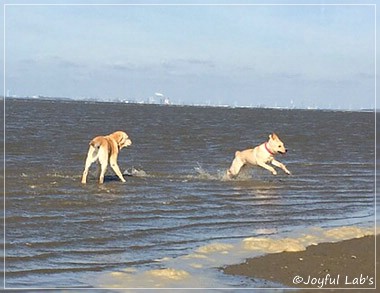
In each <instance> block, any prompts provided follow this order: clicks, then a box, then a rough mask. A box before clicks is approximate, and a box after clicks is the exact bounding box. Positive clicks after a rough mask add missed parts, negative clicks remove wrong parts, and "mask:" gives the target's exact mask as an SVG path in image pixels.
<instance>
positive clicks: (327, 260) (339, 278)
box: [224, 236, 379, 292]
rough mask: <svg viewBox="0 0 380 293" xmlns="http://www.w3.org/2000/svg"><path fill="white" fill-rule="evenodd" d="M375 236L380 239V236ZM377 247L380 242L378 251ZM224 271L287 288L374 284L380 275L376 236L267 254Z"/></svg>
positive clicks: (367, 285)
mask: <svg viewBox="0 0 380 293" xmlns="http://www.w3.org/2000/svg"><path fill="white" fill-rule="evenodd" d="M376 239H377V243H379V242H378V241H379V238H378V236H376ZM378 248H379V245H377V249H376V250H377V251H379V250H378ZM378 262H379V261H377V264H378ZM377 264H376V265H377ZM224 272H225V273H227V274H231V275H241V276H247V277H249V278H251V279H263V280H268V281H270V282H274V283H279V284H283V285H284V287H285V288H336V289H337V288H375V283H376V280H377V279H378V278H377V279H375V237H374V236H366V237H363V238H357V239H350V240H344V241H341V242H337V243H321V244H318V245H313V246H309V247H307V249H306V250H305V251H299V252H282V253H274V254H267V255H264V256H261V257H257V258H252V259H249V260H247V261H246V262H245V263H243V264H238V265H231V266H227V267H226V268H224ZM317 291H319V290H317ZM334 291H335V290H334ZM363 291H364V290H363ZM345 292H347V290H346V291H345ZM354 292H358V289H355V290H354Z"/></svg>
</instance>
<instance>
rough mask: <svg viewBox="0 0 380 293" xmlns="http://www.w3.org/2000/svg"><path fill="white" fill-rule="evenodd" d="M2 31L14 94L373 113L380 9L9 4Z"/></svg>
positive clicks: (9, 88)
mask: <svg viewBox="0 0 380 293" xmlns="http://www.w3.org/2000/svg"><path fill="white" fill-rule="evenodd" d="M19 3H23V2H19ZM24 3H27V4H31V3H32V2H31V1H28V2H26V1H25V2H24ZM36 3H65V4H75V3H81V4H83V3H96V2H94V1H92V2H86V1H82V2H78V1H70V2H69V1H63V2H54V1H45V2H44V1H36ZM103 3H104V2H103ZM112 3H118V2H117V1H115V2H112ZM119 3H124V4H126V3H128V2H126V1H123V2H120V1H119ZM145 3H148V2H145ZM155 3H156V2H155ZM160 3H165V2H160ZM189 3H195V2H194V1H193V2H189ZM208 3H210V2H208ZM249 3H254V2H252V1H251V2H249ZM281 3H286V2H281ZM288 3H289V2H288ZM292 3H294V2H292ZM298 3H304V4H308V2H305V1H299V2H298ZM314 3H315V2H314ZM358 3H360V2H358ZM4 31H5V87H6V92H8V91H9V93H10V94H11V95H18V96H33V95H43V96H58V97H70V98H77V97H88V98H98V99H102V98H110V97H115V98H126V99H136V100H145V99H147V98H148V97H149V96H152V95H153V94H154V93H155V92H160V93H163V94H165V95H166V96H168V97H169V98H170V99H171V100H172V101H173V102H175V103H186V104H193V103H211V104H230V105H239V106H244V105H253V106H256V105H266V106H289V105H290V103H291V101H292V102H293V104H294V105H295V106H296V107H307V106H318V107H323V108H373V107H374V106H375V7H374V6H371V5H354V6H348V5H333V6H331V5H311V6H309V5H307V6H305V5H290V6H289V5H258V6H256V5H254V6H249V5H233V6H225V5H221V6H210V5H194V6H186V5H174V6H161V5H159V6H156V5H146V6H129V5H101V6H99V5H86V6H84V5H82V6H72V5H59V6H48V5H38V6H33V5H18V6H15V5H7V6H6V7H5V30H4Z"/></svg>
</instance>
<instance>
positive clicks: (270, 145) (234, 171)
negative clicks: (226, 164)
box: [227, 133, 291, 178]
mask: <svg viewBox="0 0 380 293" xmlns="http://www.w3.org/2000/svg"><path fill="white" fill-rule="evenodd" d="M286 152H287V149H286V148H285V146H284V143H283V142H282V141H281V140H280V138H279V137H278V136H277V135H276V134H275V133H272V134H270V135H269V140H268V141H267V142H264V143H262V144H261V145H259V146H257V147H255V148H253V149H247V150H244V151H237V152H236V153H235V158H234V160H233V161H232V164H231V167H230V168H229V169H228V170H227V176H228V178H233V177H236V176H238V174H239V172H240V169H241V168H242V167H243V166H244V165H246V164H249V165H256V166H260V167H263V168H264V169H267V170H269V171H270V172H272V174H273V175H277V171H276V170H275V169H274V168H273V167H272V166H270V165H268V163H271V164H272V165H274V166H276V167H279V168H281V169H282V170H284V172H285V173H286V174H288V175H290V174H291V173H290V171H289V170H288V169H287V168H286V166H285V165H284V164H282V163H280V162H279V161H276V160H275V159H274V156H275V155H277V154H285V153H286Z"/></svg>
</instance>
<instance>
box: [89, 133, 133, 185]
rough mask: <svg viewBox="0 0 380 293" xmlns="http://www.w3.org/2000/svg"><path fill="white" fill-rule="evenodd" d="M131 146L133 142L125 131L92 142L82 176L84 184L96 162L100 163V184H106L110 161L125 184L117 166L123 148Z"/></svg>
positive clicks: (97, 138) (98, 137)
mask: <svg viewBox="0 0 380 293" xmlns="http://www.w3.org/2000/svg"><path fill="white" fill-rule="evenodd" d="M131 144H132V141H131V140H130V139H129V138H128V135H127V134H126V133H125V132H123V131H116V132H114V133H111V134H110V135H107V136H97V137H95V138H94V139H93V140H91V141H90V148H89V149H88V153H87V158H86V164H85V167H84V171H83V175H82V183H83V184H85V183H86V180H87V174H88V170H89V169H90V166H91V164H92V163H94V162H96V161H98V162H99V165H100V175H99V183H100V184H102V183H103V182H104V174H105V173H106V170H107V166H108V161H109V163H110V164H111V168H112V170H113V171H114V172H115V173H116V175H117V176H118V177H119V178H120V180H121V181H122V182H125V179H124V177H123V174H121V172H120V169H119V166H118V164H117V155H118V154H119V151H120V150H121V149H122V148H124V147H127V146H130V145H131Z"/></svg>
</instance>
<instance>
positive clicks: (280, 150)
mask: <svg viewBox="0 0 380 293" xmlns="http://www.w3.org/2000/svg"><path fill="white" fill-rule="evenodd" d="M268 145H269V148H270V150H271V152H272V153H273V154H285V153H286V152H287V151H288V150H287V149H286V148H285V145H284V143H283V142H282V141H281V140H280V138H279V137H278V135H277V134H276V133H272V134H270V135H269V140H268Z"/></svg>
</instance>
